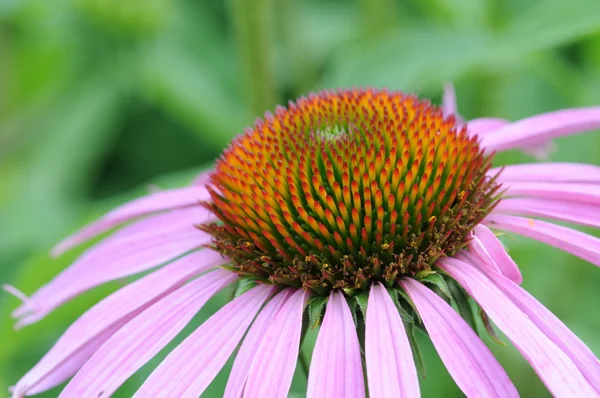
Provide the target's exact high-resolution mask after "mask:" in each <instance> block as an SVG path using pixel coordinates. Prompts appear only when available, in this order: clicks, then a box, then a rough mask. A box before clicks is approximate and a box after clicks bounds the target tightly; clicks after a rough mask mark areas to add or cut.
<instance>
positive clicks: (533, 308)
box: [471, 262, 600, 393]
mask: <svg viewBox="0 0 600 398" xmlns="http://www.w3.org/2000/svg"><path fill="white" fill-rule="evenodd" d="M471 264H472V265H475V266H477V267H478V268H479V269H481V270H482V271H484V273H485V274H486V275H487V276H488V278H490V279H491V280H492V281H493V282H494V283H495V284H496V286H498V287H499V288H500V290H502V292H503V293H504V294H505V295H506V296H507V297H508V298H509V299H510V300H511V301H512V302H513V303H514V304H516V305H517V306H518V307H519V309H521V311H523V312H524V313H525V314H527V316H528V317H529V318H530V319H531V320H532V321H533V322H534V323H535V324H536V326H537V327H539V328H540V330H541V331H542V332H544V334H545V335H546V336H548V338H550V340H552V341H553V342H554V343H555V344H556V345H557V346H558V347H559V348H560V349H562V350H563V351H564V352H565V354H567V355H568V356H569V358H570V359H571V360H572V361H573V362H574V363H575V365H577V368H578V369H579V370H580V371H581V373H582V374H583V375H584V377H585V378H586V379H587V381H588V382H589V383H590V384H591V385H592V386H593V387H594V388H595V389H596V391H597V392H598V393H600V361H598V359H597V358H596V356H595V355H594V353H592V351H591V350H590V349H589V348H588V347H587V346H586V345H585V344H584V343H583V342H582V341H581V340H580V339H579V338H578V337H577V336H576V335H575V334H574V333H573V332H571V331H570V330H569V328H567V327H566V326H565V324H564V323H562V322H561V321H560V319H558V318H557V317H556V316H555V315H554V314H553V313H552V312H550V310H548V309H547V308H546V307H544V306H543V305H542V304H541V303H540V302H539V301H537V300H536V299H535V297H533V296H532V295H531V294H529V293H528V292H527V291H525V290H524V289H522V288H521V287H520V286H518V285H516V284H515V283H514V282H513V281H511V280H509V279H507V278H505V277H504V276H502V275H498V274H495V273H493V272H488V270H487V269H485V268H484V267H482V266H481V264H480V263H478V262H471Z"/></svg>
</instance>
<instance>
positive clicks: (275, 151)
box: [203, 90, 498, 295]
mask: <svg viewBox="0 0 600 398" xmlns="http://www.w3.org/2000/svg"><path fill="white" fill-rule="evenodd" d="M490 160H491V159H490V157H486V156H485V155H484V153H483V151H482V150H481V149H480V146H479V144H478V142H477V139H476V138H475V137H470V136H469V135H468V134H467V130H466V128H464V127H462V128H457V127H456V125H455V123H454V119H453V118H444V115H443V113H442V111H441V110H439V109H438V108H436V107H434V106H432V105H430V104H429V103H428V102H426V101H421V100H418V99H417V98H415V97H412V96H406V95H404V94H402V93H397V92H396V93H389V92H386V91H374V90H368V91H362V90H361V91H339V92H323V93H319V94H316V95H311V96H309V97H308V98H301V99H300V100H299V101H297V102H296V103H292V104H290V106H289V107H288V108H278V109H277V112H276V113H275V115H274V116H271V115H267V117H266V118H265V120H259V121H258V122H257V123H256V125H255V126H254V128H253V129H249V130H248V131H247V132H246V134H244V135H242V136H240V137H239V138H238V139H236V140H235V141H234V142H233V144H232V145H231V147H230V148H228V149H227V150H226V151H225V153H224V154H223V156H222V158H221V159H220V161H219V162H217V165H216V167H215V172H214V174H213V175H212V178H211V183H212V186H213V187H214V188H209V189H210V191H211V198H212V201H211V202H210V203H209V204H208V208H209V209H210V210H211V211H212V212H213V213H214V214H215V215H216V216H217V217H218V218H219V220H220V223H214V224H212V225H209V226H205V227H204V228H203V229H204V230H206V231H207V232H209V233H210V234H211V235H213V236H215V237H216V245H217V248H218V249H219V250H220V251H222V252H223V253H225V254H226V255H228V256H229V257H230V258H232V259H233V262H234V264H233V268H234V269H235V270H236V271H237V273H238V274H239V275H242V276H248V277H252V278H254V279H256V280H263V281H270V282H273V283H275V284H279V285H283V286H292V287H303V288H304V289H307V290H312V291H314V292H316V293H317V294H324V295H327V294H328V293H329V292H330V290H331V289H343V290H345V291H346V292H347V293H350V292H353V291H356V290H368V289H369V286H370V285H371V284H372V283H373V282H375V281H382V282H383V283H385V285H386V286H393V285H395V283H396V282H397V281H398V280H399V279H400V278H402V277H404V276H407V275H410V276H414V275H416V274H417V273H419V272H423V271H430V270H431V267H432V265H433V264H434V263H435V261H436V260H437V259H438V258H440V257H449V256H452V255H454V254H455V253H456V251H457V250H459V249H461V248H462V247H464V246H465V245H466V244H467V242H468V240H469V234H470V232H471V230H472V229H473V227H474V226H475V225H477V224H478V223H479V222H480V221H481V220H482V219H483V218H484V217H485V215H486V214H487V213H488V212H489V211H490V209H491V208H492V207H493V205H494V203H495V201H496V196H494V193H495V192H496V190H497V188H498V185H497V184H496V183H495V182H494V179H492V178H489V177H488V176H487V175H486V173H487V172H488V170H489V167H490Z"/></svg>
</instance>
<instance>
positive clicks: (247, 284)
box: [233, 278, 257, 298]
mask: <svg viewBox="0 0 600 398" xmlns="http://www.w3.org/2000/svg"><path fill="white" fill-rule="evenodd" d="M256 285H257V283H256V281H254V280H253V279H250V278H242V279H239V280H238V281H237V283H236V284H235V289H234V293H233V297H234V298H235V297H238V296H241V295H242V294H244V293H246V292H247V291H248V290H250V289H252V288H253V287H255V286H256Z"/></svg>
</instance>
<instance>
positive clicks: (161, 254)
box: [13, 209, 211, 325]
mask: <svg viewBox="0 0 600 398" xmlns="http://www.w3.org/2000/svg"><path fill="white" fill-rule="evenodd" d="M199 210H200V209H184V210H178V211H173V212H169V213H166V214H160V215H157V216H154V217H149V218H148V219H145V220H142V221H140V224H141V225H132V226H130V227H127V228H124V229H123V230H122V231H119V235H120V237H119V238H118V239H115V238H112V239H111V238H109V239H107V240H105V241H102V242H100V243H98V244H97V245H95V246H94V247H92V248H90V249H89V250H87V251H86V252H85V253H84V254H83V255H81V256H80V257H79V258H78V259H77V260H76V261H75V262H74V263H73V264H72V265H71V266H69V267H68V268H67V269H65V270H64V271H62V272H61V273H60V274H58V275H57V276H56V277H55V278H54V279H53V280H52V281H50V282H49V283H47V284H46V285H44V286H42V287H41V288H40V289H39V290H38V291H37V292H35V293H34V294H33V295H32V296H31V297H30V298H29V299H28V300H27V301H26V302H24V303H23V305H21V306H20V307H19V308H17V309H16V310H15V312H14V313H13V316H17V317H20V316H24V315H27V314H29V315H28V316H26V317H25V318H24V319H22V320H21V322H20V324H21V325H27V324H31V323H33V322H36V321H38V320H40V319H42V318H43V317H44V316H46V315H47V314H48V313H49V312H50V311H52V310H53V309H55V308H56V307H58V306H59V305H61V304H63V303H64V302H66V301H68V300H70V299H72V298H74V297H76V296H78V295H79V294H81V293H83V292H85V291H86V290H89V289H91V288H94V287H96V286H98V285H101V284H103V283H106V282H109V281H112V280H115V279H119V278H123V277H125V276H129V275H134V274H136V273H139V272H142V271H145V270H148V269H151V268H153V267H156V266H158V265H160V264H163V263H165V262H167V261H169V260H172V259H174V258H177V257H179V256H181V255H182V254H184V253H186V252H188V251H190V250H193V249H195V248H199V247H201V246H202V245H203V244H206V243H208V242H210V239H211V237H210V235H208V234H206V233H204V232H202V231H199V230H198V229H197V228H196V227H195V226H194V224H195V223H196V222H199V221H202V219H203V217H202V211H200V212H199ZM140 226H143V227H144V228H143V229H142V228H140ZM132 229H133V230H132Z"/></svg>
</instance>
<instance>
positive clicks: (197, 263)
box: [16, 250, 227, 393]
mask: <svg viewBox="0 0 600 398" xmlns="http://www.w3.org/2000/svg"><path fill="white" fill-rule="evenodd" d="M225 261H227V260H225V259H223V258H222V256H221V255H220V254H219V253H216V252H213V251H212V250H204V251H202V252H197V253H193V254H191V255H189V256H187V257H184V258H182V259H180V260H178V261H175V262H173V263H171V264H169V265H168V266H166V267H164V268H162V269H160V270H158V271H155V272H153V273H151V274H149V275H147V276H145V277H143V278H141V279H139V280H137V281H135V282H133V283H131V284H129V285H127V286H125V287H123V288H121V289H120V290H118V291H117V292H115V293H113V294H111V295H110V296H108V297H106V298H105V299H104V300H102V301H100V302H99V303H98V304H96V305H94V306H93V307H92V308H90V309H89V310H88V311H87V312H86V313H84V314H83V315H82V316H81V317H79V319H77V320H76V321H75V322H74V323H73V324H72V325H71V326H70V327H69V328H68V329H67V331H66V332H65V333H64V334H63V335H62V336H61V337H60V339H59V340H58V341H57V342H56V344H54V346H53V347H52V348H51V349H50V351H48V353H47V354H46V355H45V356H44V357H43V358H42V359H41V360H40V361H39V362H38V363H37V364H36V365H35V366H34V367H33V368H32V369H31V370H30V371H29V372H28V373H27V374H26V375H25V376H23V378H22V379H21V380H19V382H18V383H17V386H16V388H18V389H19V390H24V389H27V391H32V393H33V392H40V391H44V390H43V389H42V384H44V383H46V381H47V380H52V383H51V384H52V385H50V386H49V387H48V388H51V387H53V386H54V385H56V384H60V383H62V382H63V381H65V380H66V379H67V378H69V377H71V376H72V375H73V374H74V373H75V371H77V369H78V368H79V367H80V366H81V365H83V363H84V362H85V361H86V360H87V359H88V358H89V357H90V356H91V355H92V354H93V353H94V352H95V351H96V349H97V348H98V347H99V346H100V345H101V344H103V343H104V341H106V340H107V339H108V338H109V337H110V336H111V335H112V334H113V333H114V332H115V331H116V330H118V329H120V328H121V327H122V326H123V325H124V324H125V323H127V322H128V321H129V320H130V319H132V318H134V317H135V316H136V315H138V314H139V313H140V312H141V311H143V310H144V309H145V308H147V307H148V306H150V305H152V304H153V303H154V302H156V301H158V300H160V299H161V298H163V297H164V296H165V295H166V294H168V293H169V292H171V291H172V290H174V289H176V288H177V287H179V286H180V285H181V284H183V283H184V282H186V281H187V280H188V279H190V278H192V277H193V276H195V275H198V274H199V273H200V272H202V271H204V270H206V269H209V268H212V267H214V266H217V265H219V264H221V263H224V262H225ZM76 364H77V365H78V366H77V365H76ZM65 369H69V371H70V372H72V373H69V371H67V370H65ZM46 384H47V383H46ZM25 386H27V387H25Z"/></svg>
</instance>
